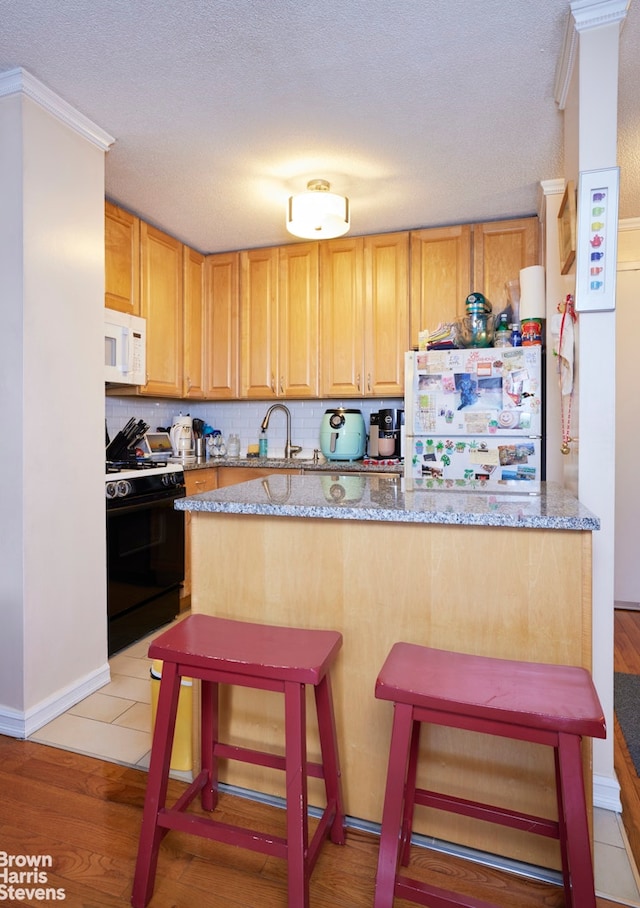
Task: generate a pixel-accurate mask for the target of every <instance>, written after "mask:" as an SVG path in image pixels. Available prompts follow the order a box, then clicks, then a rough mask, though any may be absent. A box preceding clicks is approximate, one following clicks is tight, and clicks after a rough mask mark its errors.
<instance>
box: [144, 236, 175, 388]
mask: <svg viewBox="0 0 640 908" xmlns="http://www.w3.org/2000/svg"><path fill="white" fill-rule="evenodd" d="M140 249H141V272H142V298H141V307H140V308H141V312H140V314H141V315H142V316H143V317H144V318H146V320H147V384H146V385H145V386H144V388H141V389H140V393H141V394H145V395H149V396H153V397H181V396H182V341H183V333H182V243H180V242H179V241H178V240H176V239H174V238H173V237H171V236H169V235H168V234H166V233H163V232H162V231H161V230H157V229H156V228H155V227H151V226H150V225H149V224H146V223H145V222H144V221H143V222H142V223H141V225H140Z"/></svg>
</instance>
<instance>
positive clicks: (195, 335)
mask: <svg viewBox="0 0 640 908" xmlns="http://www.w3.org/2000/svg"><path fill="white" fill-rule="evenodd" d="M182 254H183V267H184V275H183V289H184V298H183V308H184V376H183V386H182V395H183V397H190V398H196V399H197V398H202V397H204V380H203V367H204V256H203V255H200V253H199V252H196V251H195V250H194V249H189V247H188V246H185V247H184V248H183V252H182Z"/></svg>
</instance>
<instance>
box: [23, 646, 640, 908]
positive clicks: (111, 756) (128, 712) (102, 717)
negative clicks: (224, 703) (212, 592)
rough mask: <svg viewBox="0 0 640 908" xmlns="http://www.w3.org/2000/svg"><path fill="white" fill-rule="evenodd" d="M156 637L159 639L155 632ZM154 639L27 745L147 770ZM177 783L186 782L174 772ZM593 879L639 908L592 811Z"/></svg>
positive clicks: (615, 840)
mask: <svg viewBox="0 0 640 908" xmlns="http://www.w3.org/2000/svg"><path fill="white" fill-rule="evenodd" d="M156 633H160V631H157V632H156ZM153 636H154V635H153V634H152V635H150V636H149V637H146V638H145V639H144V640H140V641H139V642H138V643H135V644H134V645H133V646H131V647H129V648H128V649H126V650H123V651H122V652H121V653H118V654H117V655H115V656H113V657H112V658H111V659H110V660H109V663H110V667H111V681H110V683H109V684H107V685H106V686H105V687H103V688H102V689H101V690H100V691H98V692H97V693H95V694H91V696H89V697H87V698H86V699H85V700H82V701H81V702H80V703H78V704H77V705H76V706H74V707H73V708H72V709H70V710H69V711H68V712H66V713H64V714H63V715H61V716H58V718H57V719H54V720H53V721H52V722H49V723H48V724H47V725H44V726H43V727H42V728H40V729H38V731H37V732H35V734H33V735H31V737H30V740H31V741H38V742H40V743H41V744H50V745H52V746H54V747H61V748H63V749H66V750H73V751H76V752H78V753H83V754H88V755H90V756H96V757H100V758H102V759H104V760H109V761H110V762H114V763H122V764H125V765H129V766H136V767H139V768H142V769H148V766H149V754H150V747H151V728H150V726H151V682H150V667H151V663H150V660H149V659H148V657H147V649H148V647H149V641H150V639H152V637H153ZM173 774H174V775H175V776H176V777H178V778H189V777H190V776H189V775H188V774H186V773H181V772H179V771H176V772H175V773H173ZM594 838H595V878H596V890H597V893H598V895H601V896H604V897H607V898H609V899H611V900H612V901H617V902H619V903H620V904H621V905H629V906H633V908H640V876H639V875H638V871H637V869H636V866H635V863H634V861H633V859H632V857H631V854H630V851H629V848H628V844H627V838H626V835H625V831H624V827H623V824H622V818H621V816H620V815H619V814H616V813H613V812H611V811H609V810H602V809H599V808H596V809H595V811H594Z"/></svg>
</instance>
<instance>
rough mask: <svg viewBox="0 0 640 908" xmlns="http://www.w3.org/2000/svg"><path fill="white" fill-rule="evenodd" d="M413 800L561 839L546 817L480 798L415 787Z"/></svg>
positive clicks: (428, 805) (451, 811)
mask: <svg viewBox="0 0 640 908" xmlns="http://www.w3.org/2000/svg"><path fill="white" fill-rule="evenodd" d="M414 800H415V803H416V804H420V806H422V807H433V808H435V809H436V810H447V811H449V813H457V814H461V815H462V816H465V817H473V818H474V819H476V820H485V821H486V822H488V823H499V824H500V825H502V826H509V827H510V828H511V829H520V830H522V831H524V832H533V833H535V834H536V835H543V836H548V838H551V839H559V838H560V827H559V825H558V823H557V822H556V821H555V820H548V819H546V818H545V817H537V816H533V815H532V814H527V813H520V811H517V810H508V809H507V808H506V807H495V806H494V805H493V804H484V803H482V802H481V801H469V800H466V799H465V798H457V797H455V795H446V794H441V793H440V792H437V791H428V790H427V789H426V788H416V790H415V798H414Z"/></svg>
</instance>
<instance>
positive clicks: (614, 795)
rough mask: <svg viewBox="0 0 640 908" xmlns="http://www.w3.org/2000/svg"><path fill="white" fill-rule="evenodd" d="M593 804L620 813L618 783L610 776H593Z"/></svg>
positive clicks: (620, 804) (620, 803)
mask: <svg viewBox="0 0 640 908" xmlns="http://www.w3.org/2000/svg"><path fill="white" fill-rule="evenodd" d="M593 806H594V807H601V808H602V809H603V810H613V811H614V812H615V813H622V802H621V800H620V783H619V782H618V780H617V779H616V778H611V776H600V775H596V774H595V773H594V776H593Z"/></svg>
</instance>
